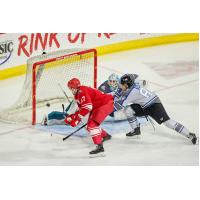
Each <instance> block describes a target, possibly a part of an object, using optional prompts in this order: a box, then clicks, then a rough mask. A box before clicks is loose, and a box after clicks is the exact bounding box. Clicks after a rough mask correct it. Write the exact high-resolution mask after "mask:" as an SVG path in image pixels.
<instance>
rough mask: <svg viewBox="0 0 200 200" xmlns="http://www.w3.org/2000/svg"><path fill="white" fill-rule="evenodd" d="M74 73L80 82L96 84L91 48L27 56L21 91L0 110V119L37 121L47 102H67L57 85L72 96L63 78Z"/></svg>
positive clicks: (71, 76) (95, 54)
mask: <svg viewBox="0 0 200 200" xmlns="http://www.w3.org/2000/svg"><path fill="white" fill-rule="evenodd" d="M74 77H76V78H78V79H80V81H81V84H83V85H86V86H91V87H95V88H96V85H97V53H96V50H95V49H88V50H81V49H67V50H61V51H56V52H52V53H48V54H44V55H39V56H35V57H32V58H30V59H28V61H27V71H26V78H25V82H24V85H23V88H22V92H21V94H20V96H19V98H18V100H17V102H16V103H15V104H14V105H13V106H11V107H10V108H8V109H6V110H4V111H3V112H1V113H0V119H1V121H6V122H12V123H32V124H33V125H34V124H36V123H39V122H41V117H42V116H44V109H46V108H45V105H46V104H47V102H48V103H50V105H54V104H55V105H57V104H59V106H60V107H61V102H65V103H68V102H67V100H66V97H65V95H64V93H63V91H62V90H61V88H59V85H60V86H61V87H62V88H63V89H64V90H65V92H66V94H67V95H68V97H69V98H72V93H71V92H70V91H69V89H68V88H67V82H68V81H69V80H70V79H72V78H74ZM53 108H54V109H56V106H55V107H51V109H53Z"/></svg>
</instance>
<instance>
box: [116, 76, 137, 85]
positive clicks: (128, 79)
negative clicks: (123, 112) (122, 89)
mask: <svg viewBox="0 0 200 200" xmlns="http://www.w3.org/2000/svg"><path fill="white" fill-rule="evenodd" d="M132 76H133V75H132V74H125V75H123V76H122V77H121V78H120V84H122V85H123V84H127V85H128V88H130V87H131V86H132V85H133V84H134V81H135V79H134V77H132Z"/></svg>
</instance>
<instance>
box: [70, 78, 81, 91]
mask: <svg viewBox="0 0 200 200" xmlns="http://www.w3.org/2000/svg"><path fill="white" fill-rule="evenodd" d="M67 86H68V88H69V89H70V90H71V91H72V94H73V95H75V94H76V93H77V91H78V89H79V87H80V86H81V83H80V81H79V79H77V78H73V79H71V80H69V81H68V83H67Z"/></svg>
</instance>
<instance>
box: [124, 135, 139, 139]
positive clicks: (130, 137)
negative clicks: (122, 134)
mask: <svg viewBox="0 0 200 200" xmlns="http://www.w3.org/2000/svg"><path fill="white" fill-rule="evenodd" d="M126 138H128V139H141V135H135V136H126Z"/></svg>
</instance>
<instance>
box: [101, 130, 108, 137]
mask: <svg viewBox="0 0 200 200" xmlns="http://www.w3.org/2000/svg"><path fill="white" fill-rule="evenodd" d="M107 134H108V133H107V132H106V131H105V130H103V129H101V137H102V138H104V137H106V135H107Z"/></svg>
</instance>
